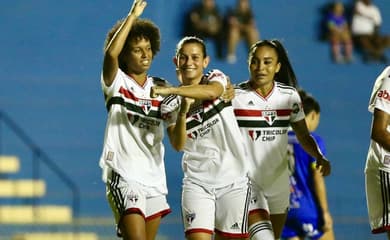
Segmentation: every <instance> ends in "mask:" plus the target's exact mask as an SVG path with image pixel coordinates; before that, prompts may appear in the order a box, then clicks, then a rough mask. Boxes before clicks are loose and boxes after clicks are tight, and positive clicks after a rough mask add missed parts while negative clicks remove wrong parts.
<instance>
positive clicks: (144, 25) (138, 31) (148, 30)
mask: <svg viewBox="0 0 390 240" xmlns="http://www.w3.org/2000/svg"><path fill="white" fill-rule="evenodd" d="M124 20H125V19H124V18H123V19H121V20H119V21H118V22H117V23H116V24H115V25H114V26H113V27H112V28H111V29H110V31H109V32H108V33H107V37H106V40H105V42H104V49H106V48H107V46H108V44H109V43H110V41H111V39H112V38H113V36H114V34H115V33H116V32H117V31H118V29H119V27H120V26H121V25H122V24H123V22H124ZM142 38H145V39H147V40H149V41H150V44H151V47H152V53H153V57H154V56H155V55H156V54H157V53H158V52H159V51H160V30H159V29H158V27H157V26H156V25H155V24H154V23H153V22H152V21H151V20H149V19H137V20H135V22H134V23H133V25H132V27H131V30H130V32H129V35H128V36H127V39H126V43H125V46H126V45H127V43H128V42H130V41H131V40H133V39H142ZM122 51H123V49H122Z"/></svg>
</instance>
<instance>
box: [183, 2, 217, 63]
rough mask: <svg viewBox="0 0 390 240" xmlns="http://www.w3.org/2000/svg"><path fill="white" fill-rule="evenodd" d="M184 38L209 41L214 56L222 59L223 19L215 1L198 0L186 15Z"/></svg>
mask: <svg viewBox="0 0 390 240" xmlns="http://www.w3.org/2000/svg"><path fill="white" fill-rule="evenodd" d="M187 17H188V19H187V20H188V21H187V25H186V29H185V30H186V31H185V35H186V36H196V37H199V38H201V39H203V40H207V39H210V40H212V41H213V42H214V44H215V50H216V56H217V58H219V59H222V58H223V32H222V30H223V29H222V27H223V17H222V14H221V13H220V10H219V9H218V6H217V5H216V3H215V0H200V1H199V2H198V3H197V4H195V5H194V6H193V7H192V8H191V9H190V11H189V13H188V16H187Z"/></svg>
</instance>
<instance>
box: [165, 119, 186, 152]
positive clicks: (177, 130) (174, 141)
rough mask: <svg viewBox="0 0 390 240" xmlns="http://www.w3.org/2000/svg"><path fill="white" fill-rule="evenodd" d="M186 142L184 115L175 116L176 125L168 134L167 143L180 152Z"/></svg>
mask: <svg viewBox="0 0 390 240" xmlns="http://www.w3.org/2000/svg"><path fill="white" fill-rule="evenodd" d="M186 140H187V132H186V114H185V113H179V114H178V116H177V120H176V125H175V126H174V127H173V129H172V131H171V132H170V135H169V141H170V143H171V145H172V147H173V148H174V149H175V150H176V151H181V150H183V148H184V145H185V143H186Z"/></svg>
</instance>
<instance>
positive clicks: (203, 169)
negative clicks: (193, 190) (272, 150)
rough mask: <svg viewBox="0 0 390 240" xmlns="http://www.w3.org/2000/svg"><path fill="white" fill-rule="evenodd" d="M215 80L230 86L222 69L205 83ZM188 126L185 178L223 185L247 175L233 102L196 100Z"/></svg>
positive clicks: (190, 112) (184, 159)
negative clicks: (197, 102)
mask: <svg viewBox="0 0 390 240" xmlns="http://www.w3.org/2000/svg"><path fill="white" fill-rule="evenodd" d="M213 81H217V82H219V83H221V84H222V85H223V86H224V87H226V84H227V79H226V76H225V74H223V73H222V72H220V71H218V70H213V71H210V72H209V73H208V74H207V75H205V76H204V77H203V80H202V83H204V84H206V83H207V82H213ZM186 129H187V140H186V144H185V146H184V150H183V151H184V154H183V158H182V167H183V172H184V177H185V179H189V180H191V181H193V182H195V183H198V184H200V185H202V186H208V187H222V186H227V185H229V184H231V183H233V182H235V181H237V180H238V179H239V178H246V175H247V167H246V163H245V160H246V159H245V156H246V155H245V148H244V145H243V144H242V142H243V139H242V136H241V134H240V130H239V128H238V125H237V121H236V120H235V117H234V112H233V107H232V105H231V102H224V101H223V100H221V99H220V98H218V99H214V100H209V101H203V102H200V103H199V104H195V106H193V107H191V109H190V111H189V113H188V114H187V120H186Z"/></svg>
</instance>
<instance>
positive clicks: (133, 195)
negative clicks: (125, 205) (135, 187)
mask: <svg viewBox="0 0 390 240" xmlns="http://www.w3.org/2000/svg"><path fill="white" fill-rule="evenodd" d="M138 198H139V197H138V194H136V193H135V192H133V191H131V192H130V193H129V195H127V200H129V201H130V202H131V203H132V204H133V205H135V204H136V203H137V202H138Z"/></svg>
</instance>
